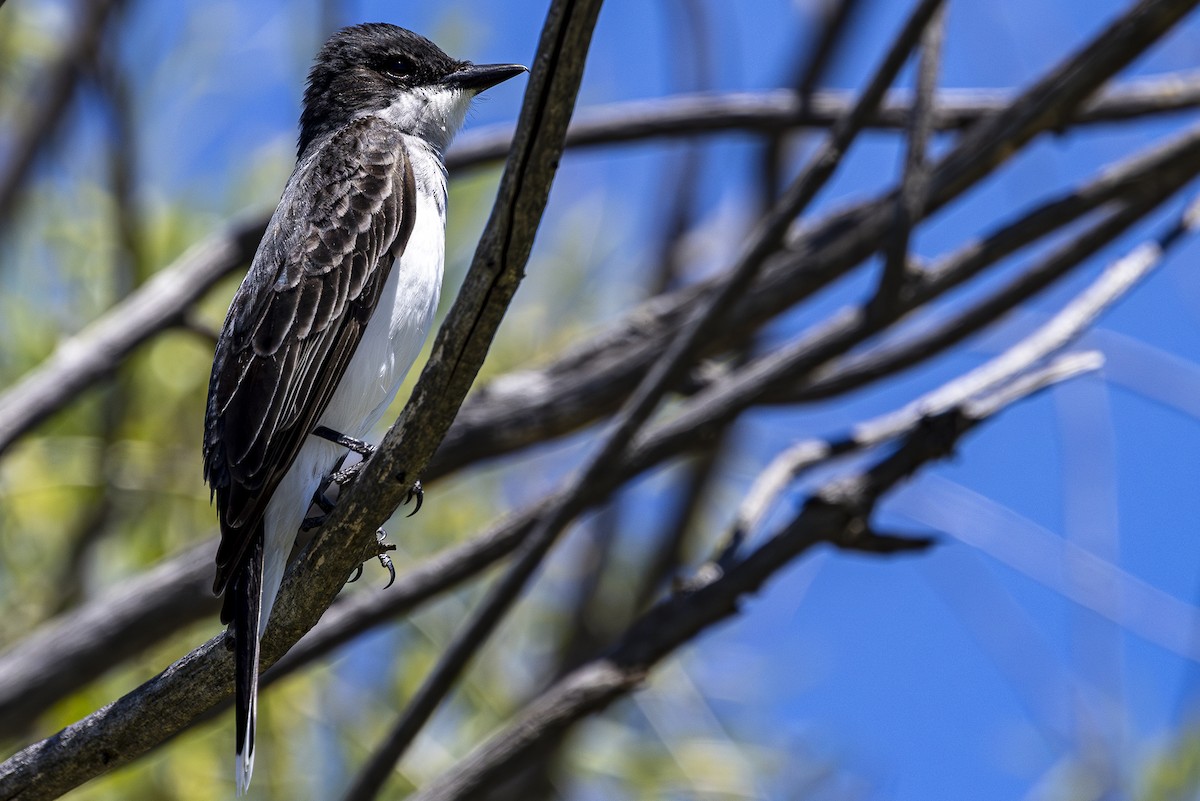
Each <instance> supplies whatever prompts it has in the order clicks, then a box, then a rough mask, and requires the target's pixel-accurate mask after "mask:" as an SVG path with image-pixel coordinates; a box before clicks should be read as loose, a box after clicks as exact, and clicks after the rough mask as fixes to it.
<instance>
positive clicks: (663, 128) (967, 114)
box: [447, 72, 1200, 170]
mask: <svg viewBox="0 0 1200 801" xmlns="http://www.w3.org/2000/svg"><path fill="white" fill-rule="evenodd" d="M1012 101H1013V94H1012V93H1011V92H1007V91H996V90H989V89H949V90H943V91H941V92H938V93H937V95H936V97H935V98H934V101H933V103H932V104H931V106H932V111H931V119H930V125H931V126H932V128H933V130H934V131H940V132H956V131H963V130H965V129H967V128H969V127H970V126H972V125H974V124H975V123H976V122H978V121H979V120H981V119H983V118H984V117H988V116H992V115H994V114H996V113H998V112H1000V111H1003V110H1004V109H1005V108H1007V107H1008V106H1009V105H1010V104H1011V103H1012ZM853 103H854V95H853V94H852V93H850V92H845V91H832V90H830V91H819V92H816V93H815V94H813V96H812V98H811V99H810V101H809V103H808V104H805V103H804V102H803V99H802V97H801V95H800V94H799V93H798V92H794V91H791V90H788V89H774V90H770V91H765V92H737V93H729V94H717V93H709V92H703V93H696V94H681V95H675V96H673V97H665V98H656V99H654V100H633V101H624V102H619V103H611V104H607V105H601V106H592V107H589V108H585V109H582V110H581V111H580V113H579V114H578V116H577V118H576V121H575V122H574V123H572V125H571V129H570V131H569V132H568V134H567V147H568V148H570V149H583V148H591V147H608V146H612V145H622V144H633V143H638V142H646V141H653V140H657V139H681V138H687V139H691V138H695V137H697V136H711V135H715V134H728V133H743V134H756V135H764V134H775V133H780V132H784V131H789V130H797V129H801V128H830V127H832V126H833V124H834V123H835V122H837V120H838V119H839V118H840V117H842V116H844V115H845V114H846V112H848V111H849V110H850V107H851V106H852V105H853ZM1197 107H1200V74H1198V73H1194V72H1183V73H1170V74H1167V75H1163V76H1157V77H1153V78H1139V79H1137V80H1132V81H1129V82H1127V83H1124V84H1121V85H1120V86H1116V87H1114V88H1112V89H1110V90H1109V91H1107V92H1105V93H1104V94H1102V95H1100V96H1099V97H1097V98H1096V99H1095V100H1094V101H1091V102H1089V103H1086V104H1085V105H1084V106H1082V107H1081V108H1080V109H1079V110H1078V111H1077V112H1076V113H1075V115H1074V116H1073V117H1072V118H1071V120H1070V122H1069V125H1070V126H1071V127H1076V126H1082V125H1101V124H1109V123H1115V122H1127V121H1131V120H1138V119H1141V118H1144V117H1148V116H1152V115H1160V114H1177V113H1180V112H1183V111H1190V110H1193V109H1195V108H1197ZM912 116H913V100H912V96H911V93H909V92H906V91H903V90H894V91H892V92H889V93H888V94H887V96H886V98H885V99H884V102H883V104H882V105H881V106H880V107H879V109H878V110H877V111H876V112H875V113H874V114H873V115H872V116H871V118H870V119H868V120H867V123H866V125H867V127H869V128H883V129H888V130H897V131H903V130H906V129H907V128H908V127H909V125H910V123H911V120H912ZM511 140H512V127H511V126H509V125H504V124H497V125H493V126H488V127H485V128H479V129H476V130H475V131H473V132H471V133H469V134H467V135H465V136H463V137H462V138H461V139H460V140H459V141H458V143H457V144H456V145H455V146H454V147H453V148H451V151H450V153H449V154H448V155H447V164H448V165H449V166H450V167H451V168H452V169H455V170H465V169H469V168H473V167H481V166H484V165H486V164H488V163H490V162H493V161H495V160H496V159H500V158H503V157H504V154H505V153H506V152H508V151H507V147H508V144H509V142H510V141H511Z"/></svg>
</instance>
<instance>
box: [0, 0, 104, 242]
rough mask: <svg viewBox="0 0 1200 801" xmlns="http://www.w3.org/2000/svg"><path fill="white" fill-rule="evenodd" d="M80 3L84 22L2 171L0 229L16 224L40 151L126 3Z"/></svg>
mask: <svg viewBox="0 0 1200 801" xmlns="http://www.w3.org/2000/svg"><path fill="white" fill-rule="evenodd" d="M75 5H76V6H82V8H79V10H78V13H77V14H76V17H77V19H78V20H79V22H78V24H77V25H76V27H75V30H74V31H73V32H72V34H71V36H70V38H69V39H68V40H67V41H66V42H65V43H64V44H63V47H62V50H61V51H60V52H59V53H58V56H57V58H56V59H55V61H54V63H53V64H51V65H50V66H49V67H48V68H47V69H46V76H47V77H46V81H45V83H44V84H42V85H41V86H39V87H38V89H37V91H36V93H35V94H36V96H37V105H36V106H35V107H34V109H33V110H32V112H30V113H28V114H23V115H22V116H21V120H22V123H23V124H22V126H21V128H20V130H19V131H17V132H16V133H14V134H13V136H12V139H13V144H12V146H11V148H8V152H9V154H10V155H9V158H8V160H7V161H6V162H5V163H4V166H3V167H2V168H0V228H3V227H4V226H6V225H8V224H9V223H10V221H11V219H12V213H13V208H14V207H15V205H16V201H17V198H18V196H19V195H20V193H21V190H22V188H23V187H24V186H25V182H26V179H27V178H28V177H29V172H30V170H31V169H32V168H33V164H34V161H35V160H36V158H37V155H38V153H40V152H41V151H42V149H43V148H45V147H46V146H47V144H49V143H50V142H53V141H54V138H55V133H56V132H57V130H58V127H59V125H60V124H61V122H62V120H63V117H64V116H65V114H66V111H67V109H68V108H69V107H70V105H71V99H72V98H73V97H74V96H75V92H76V90H77V89H78V87H79V82H80V79H81V78H82V77H83V76H84V74H85V73H86V72H87V65H88V64H90V63H91V62H92V61H93V59H94V58H95V56H96V53H97V51H98V50H99V48H100V43H101V40H102V39H103V34H104V30H105V28H106V26H107V25H108V21H109V18H110V17H112V16H113V15H114V14H116V13H117V12H119V11H120V10H121V8H122V7H123V6H124V0H80V2H78V3H76V4H75Z"/></svg>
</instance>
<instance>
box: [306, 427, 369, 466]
mask: <svg viewBox="0 0 1200 801" xmlns="http://www.w3.org/2000/svg"><path fill="white" fill-rule="evenodd" d="M313 436H314V437H320V438H321V439H327V440H329V441H330V442H332V443H335V444H337V445H341V446H342V447H343V448H345V449H346V450H350V451H354V452H355V453H357V454H358V455H359V456H361V457H362V458H363V461H366V460H367V459H370V458H371V456H372V455H374V453H375V446H374V445H370V444H368V443H366V442H363V441H362V440H361V439H355V438H354V437H348V436H346V435H345V434H339V433H338V432H336V431H334V430H333V429H332V428H326V427H325V426H317V427H316V428H314V429H313Z"/></svg>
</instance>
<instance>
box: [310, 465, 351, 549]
mask: <svg viewBox="0 0 1200 801" xmlns="http://www.w3.org/2000/svg"><path fill="white" fill-rule="evenodd" d="M345 461H346V457H345V456H344V455H343V456H342V458H340V459H338V460H337V464H335V465H334V466H333V472H332V473H330V474H329V475H328V476H326V477H325V480H324V481H322V482H321V486H319V487H317V491H316V492H314V493H313V496H312V503H313V505H314V506H316V507H317V508H318V509H320V510H321V514H319V515H313V516H312V517H306V518H304V522H303V523H301V524H300V530H301V531H310V530H311V529H314V528H316V527H317V526H319V525H321V524H322V523H324V522H325V518H327V517H329V513H330V512H332V511H333V507H334V503H333V501H331V500H330V499H329V496H328V495H326V494H325V492H326V490H328V489H329V485H330V484H333V483H334V476H335V475H336V474H337V473H338V472H339V471H340V469H341V467H342V463H343V462H345ZM338 485H339V486H340V485H341V482H338Z"/></svg>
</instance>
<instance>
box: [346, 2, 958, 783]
mask: <svg viewBox="0 0 1200 801" xmlns="http://www.w3.org/2000/svg"><path fill="white" fill-rule="evenodd" d="M940 3H941V0H921V2H919V3H918V5H917V10H916V11H914V12H913V13H912V15H911V16H910V18H909V20H908V22H907V23H906V25H905V26H904V28H903V30H902V31H901V32H900V34H899V35H898V36H897V37H896V41H895V43H894V44H893V45H892V47H891V48H890V50H889V52H888V54H887V55H886V56H885V58H884V59H883V64H882V66H880V67H879V69H878V70H877V71H876V73H875V75H874V76H873V78H872V80H871V82H870V84H869V85H868V87H867V89H866V90H865V91H864V92H863V95H862V97H861V98H860V99H859V102H858V103H857V104H856V105H855V107H854V109H853V110H852V111H851V113H850V114H848V115H847V116H846V118H844V119H843V120H840V121H839V122H838V124H837V125H836V126H835V127H834V130H833V132H832V133H831V134H830V136H829V138H828V140H827V141H826V143H825V144H824V145H823V147H822V148H820V149H819V150H818V152H817V153H816V154H815V155H814V157H813V159H812V161H811V162H810V164H809V168H808V169H806V170H805V171H804V172H803V173H802V174H801V175H800V177H799V178H797V180H796V181H795V183H794V184H793V186H792V187H791V188H790V189H789V190H788V192H787V193H785V195H784V197H783V198H782V199H781V200H780V202H779V204H778V205H777V206H776V208H774V209H772V210H771V212H770V214H768V216H767V218H766V219H765V220H764V221H763V222H762V223H760V224H759V226H758V227H757V228H756V229H755V231H754V233H753V234H752V235H751V237H750V240H749V242H748V243H747V244H746V246H745V247H744V249H743V251H742V254H741V255H740V256H739V258H738V262H737V264H736V265H735V266H734V267H733V269H731V270H730V271H729V272H728V273H727V274H726V275H724V276H722V277H721V279H720V282H719V283H718V285H717V289H716V291H714V292H713V293H712V294H711V295H710V296H709V297H708V298H706V299H705V301H704V302H703V303H702V304H701V305H700V307H699V309H698V310H697V311H696V313H695V314H694V315H693V316H692V317H691V319H689V320H688V322H687V323H686V324H685V325H684V326H683V327H682V328H681V329H680V331H679V332H678V333H677V334H676V335H675V336H673V337H671V339H670V340H669V344H668V346H667V348H666V352H665V353H664V354H663V355H662V357H661V358H659V359H658V360H656V361H655V363H654V364H653V366H652V367H651V368H650V371H649V372H648V373H647V374H646V376H645V377H644V378H643V379H642V381H641V383H640V384H639V385H638V388H637V390H635V392H634V394H633V395H632V396H631V397H630V399H629V400H628V401H627V402H626V403H625V405H624V406H623V407H622V409H621V411H620V412H619V413H618V415H617V419H616V421H615V423H614V424H613V426H612V428H611V430H610V431H609V432H608V433H607V434H606V435H605V438H604V441H603V444H602V445H601V446H600V447H599V449H598V450H597V452H596V453H595V455H594V456H592V457H591V458H590V459H589V461H588V463H587V466H586V467H584V468H583V469H582V470H581V471H580V473H579V475H578V476H577V477H576V478H575V480H574V481H573V482H572V483H571V484H570V485H569V487H568V488H567V489H566V490H565V491H564V492H562V493H559V494H558V495H557V496H555V498H554V500H553V501H552V502H551V506H550V508H549V509H548V510H547V512H546V513H545V514H544V515H543V516H542V517H541V518H540V519H539V520H538V522H537V524H536V526H535V528H534V529H533V532H532V533H531V534H530V535H529V536H528V537H527V538H526V539H525V541H524V542H523V543H522V545H521V550H520V551H519V552H518V553H517V556H516V558H515V561H514V563H513V565H512V567H510V568H509V570H508V572H507V573H505V575H504V576H503V577H502V578H501V579H500V580H499V581H498V582H497V583H496V584H495V585H494V586H493V587H492V588H491V589H490V590H489V592H488V595H487V597H486V598H485V599H484V600H483V602H482V603H481V604H480V606H479V608H478V611H477V612H476V614H475V615H474V616H473V617H472V618H471V619H470V620H469V621H468V622H467V624H466V625H464V626H463V627H462V628H461V629H459V631H458V632H457V633H456V635H455V637H454V639H453V640H452V642H451V643H450V645H449V646H448V648H447V649H446V652H445V653H444V654H443V656H442V658H441V659H440V660H439V661H438V664H437V666H436V667H435V668H434V670H433V672H432V673H431V674H430V675H429V677H428V678H427V679H426V680H425V682H424V683H423V684H422V685H421V688H420V689H419V690H418V691H417V694H416V695H415V696H414V697H413V699H412V701H410V703H409V706H408V708H407V709H406V710H405V712H404V715H403V716H402V717H401V719H400V721H399V722H398V723H397V725H396V727H395V728H394V729H393V730H392V732H391V733H390V734H389V736H388V737H387V739H386V741H385V744H384V745H383V747H382V748H380V750H379V751H378V752H377V753H376V754H375V755H374V756H372V758H371V760H370V762H369V763H368V766H367V768H366V769H365V770H364V774H365V775H370V776H371V777H372V779H371V780H370V781H369V782H368V781H363V780H360V781H358V782H356V783H355V787H354V789H352V790H351V792H350V794H349V795H348V796H347V799H348V801H349V800H350V799H355V801H364V800H365V799H367V798H369V797H372V795H373V793H374V792H375V790H376V789H377V788H378V787H380V786H382V784H383V781H384V779H385V778H386V776H387V774H388V773H389V772H390V771H391V769H392V766H393V765H394V764H395V763H396V761H398V760H399V758H400V756H401V755H402V754H403V753H404V751H405V750H406V749H407V747H408V745H409V744H410V743H411V742H412V740H413V739H414V738H415V737H416V735H417V733H418V732H419V731H420V730H421V728H422V727H423V726H424V724H425V722H426V721H427V720H428V719H429V717H430V716H432V714H433V712H434V710H436V708H437V706H438V704H439V703H440V702H441V700H442V699H443V698H444V697H445V696H446V694H447V693H448V692H449V691H450V689H451V687H453V685H454V682H455V681H457V679H458V677H459V676H460V675H461V673H462V671H463V670H465V669H466V666H467V664H468V663H469V662H470V660H471V659H472V657H473V656H474V655H475V654H476V653H477V652H478V651H479V649H480V648H482V647H483V644H484V643H485V642H486V641H487V639H488V637H489V636H490V635H491V633H492V632H493V631H494V630H495V628H496V626H497V625H499V622H500V621H501V620H502V619H503V618H504V616H505V615H506V614H507V613H508V611H509V609H511V608H512V606H513V604H514V603H515V602H516V599H517V598H518V597H519V596H520V594H521V592H522V591H523V589H524V587H525V585H526V583H527V582H528V581H529V579H530V577H531V576H532V575H533V573H534V572H535V571H536V570H537V568H538V566H539V565H540V564H541V562H542V560H543V559H544V558H545V556H546V554H547V553H548V552H549V550H550V548H551V547H552V546H553V544H554V542H555V541H556V539H557V537H558V535H559V534H560V532H561V531H562V530H563V529H564V528H566V526H567V525H568V524H569V523H570V521H571V520H572V519H574V517H575V516H576V515H577V514H579V512H581V511H582V510H583V509H584V508H585V507H586V503H587V501H586V499H587V498H588V497H589V496H590V495H591V494H592V493H593V492H594V491H595V490H594V488H595V487H598V486H605V485H611V482H612V481H613V470H612V468H613V467H614V466H615V465H616V464H617V463H619V461H620V460H621V459H622V457H623V456H624V453H625V450H626V448H627V446H628V443H629V442H630V441H631V440H632V438H633V437H634V435H635V434H636V433H637V431H638V430H639V429H640V428H641V427H642V425H643V424H644V423H645V422H646V421H647V420H648V419H649V417H650V415H651V414H652V413H653V411H654V410H655V409H656V408H657V406H658V403H659V401H660V400H661V398H662V397H663V395H664V394H665V393H666V391H667V390H668V388H669V387H670V386H672V385H673V384H674V382H675V381H676V379H677V377H678V376H679V374H680V373H681V372H682V371H683V369H684V368H686V367H687V365H688V364H689V362H690V360H691V359H692V356H693V354H694V353H695V351H696V348H697V346H698V345H699V344H700V343H701V342H703V341H704V339H705V338H706V337H708V336H710V335H711V333H710V332H711V331H713V330H715V329H716V328H717V327H718V326H719V325H720V324H721V320H722V318H723V317H724V315H725V313H726V312H727V308H728V306H729V304H730V303H731V302H732V300H733V299H734V298H736V297H738V296H739V295H740V294H741V293H742V292H744V290H745V289H746V288H747V287H749V286H750V284H751V283H752V282H753V280H754V278H755V276H756V275H757V274H758V272H759V270H760V269H761V268H762V265H763V264H764V262H766V260H767V258H768V257H769V256H770V255H771V254H772V253H773V252H775V251H776V250H777V249H778V248H779V247H780V246H781V245H782V244H783V241H784V237H785V235H786V233H787V230H788V228H789V227H790V226H791V224H792V221H793V219H794V218H795V217H796V216H797V215H798V214H799V213H800V212H801V211H802V210H803V209H804V208H805V206H807V205H808V203H809V202H810V201H811V200H812V199H813V197H814V196H815V195H816V193H817V191H818V190H819V189H820V188H821V187H822V186H823V185H824V183H825V181H826V180H827V179H828V178H829V177H830V175H832V174H833V171H834V169H835V168H836V166H837V164H838V161H839V160H840V158H841V155H842V154H843V153H845V151H846V148H847V147H848V146H849V144H850V143H851V142H852V141H853V140H854V137H855V135H856V134H857V133H858V131H859V130H861V127H862V121H863V120H865V119H866V116H867V113H868V112H869V111H870V109H872V108H874V106H875V105H877V104H878V103H879V101H880V100H881V99H882V98H883V93H884V92H885V91H886V90H887V87H888V86H889V85H890V83H891V82H892V80H893V79H894V78H895V74H896V72H898V71H899V69H900V67H901V66H902V65H903V64H904V61H905V60H906V59H907V57H908V53H909V51H910V49H911V48H912V47H913V46H914V44H915V42H916V41H917V39H918V38H919V37H920V35H921V31H922V29H923V28H924V26H925V24H926V23H927V22H928V20H929V18H930V16H931V15H932V13H933V11H934V10H936V9H937V8H938V6H939V5H940ZM368 469H369V468H368Z"/></svg>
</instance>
